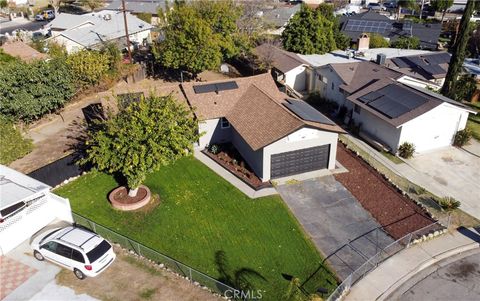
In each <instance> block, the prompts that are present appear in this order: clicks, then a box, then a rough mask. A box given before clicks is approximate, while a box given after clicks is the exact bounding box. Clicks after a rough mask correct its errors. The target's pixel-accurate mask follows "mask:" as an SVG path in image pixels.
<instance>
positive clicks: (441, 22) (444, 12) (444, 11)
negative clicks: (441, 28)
mask: <svg viewBox="0 0 480 301" xmlns="http://www.w3.org/2000/svg"><path fill="white" fill-rule="evenodd" d="M446 13H447V10H446V9H444V10H443V12H442V20H441V21H440V24H443V19H445V14H446Z"/></svg>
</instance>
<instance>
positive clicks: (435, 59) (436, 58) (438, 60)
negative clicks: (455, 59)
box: [424, 52, 450, 65]
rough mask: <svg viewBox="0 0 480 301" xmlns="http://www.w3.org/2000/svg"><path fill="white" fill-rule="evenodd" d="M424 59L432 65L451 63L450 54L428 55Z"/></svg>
mask: <svg viewBox="0 0 480 301" xmlns="http://www.w3.org/2000/svg"><path fill="white" fill-rule="evenodd" d="M424 58H425V60H427V61H428V62H429V63H430V64H432V65H439V64H446V63H449V62H450V54H448V53H447V52H443V53H438V54H432V55H426V56H424Z"/></svg>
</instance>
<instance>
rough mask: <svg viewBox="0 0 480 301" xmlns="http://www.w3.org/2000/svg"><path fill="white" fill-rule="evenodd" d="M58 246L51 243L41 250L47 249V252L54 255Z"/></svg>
mask: <svg viewBox="0 0 480 301" xmlns="http://www.w3.org/2000/svg"><path fill="white" fill-rule="evenodd" d="M57 245H58V244H57V243H56V242H54V241H49V242H47V243H46V244H44V245H43V246H42V247H41V248H42V249H45V250H48V251H50V252H53V253H57Z"/></svg>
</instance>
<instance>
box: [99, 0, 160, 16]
mask: <svg viewBox="0 0 480 301" xmlns="http://www.w3.org/2000/svg"><path fill="white" fill-rule="evenodd" d="M165 2H168V0H142V1H132V0H129V1H125V8H126V9H127V10H128V11H130V12H132V13H133V14H141V13H147V14H152V15H157V14H158V9H159V8H161V9H163V10H165ZM105 9H106V10H121V9H122V1H121V0H113V1H112V2H111V3H110V4H109V5H108V6H107V7H105Z"/></svg>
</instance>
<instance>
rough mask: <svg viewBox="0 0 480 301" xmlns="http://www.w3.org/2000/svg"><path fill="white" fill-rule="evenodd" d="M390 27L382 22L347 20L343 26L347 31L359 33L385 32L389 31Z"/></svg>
mask: <svg viewBox="0 0 480 301" xmlns="http://www.w3.org/2000/svg"><path fill="white" fill-rule="evenodd" d="M391 27H392V25H391V24H390V23H388V22H383V21H366V20H348V21H347V23H346V25H345V30H347V31H361V32H379V33H381V32H385V31H386V30H390V29H391Z"/></svg>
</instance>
